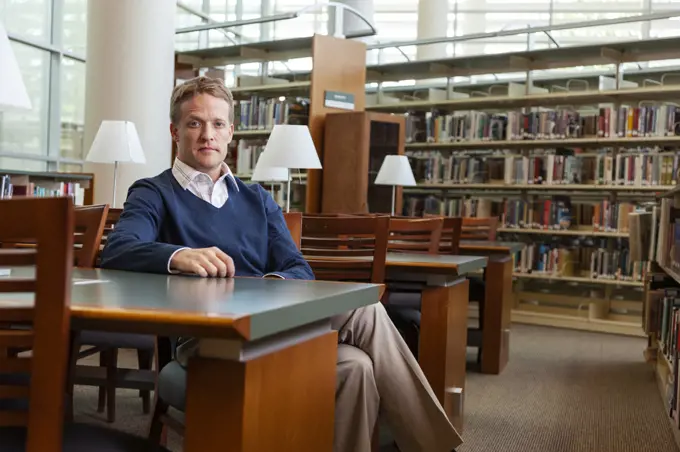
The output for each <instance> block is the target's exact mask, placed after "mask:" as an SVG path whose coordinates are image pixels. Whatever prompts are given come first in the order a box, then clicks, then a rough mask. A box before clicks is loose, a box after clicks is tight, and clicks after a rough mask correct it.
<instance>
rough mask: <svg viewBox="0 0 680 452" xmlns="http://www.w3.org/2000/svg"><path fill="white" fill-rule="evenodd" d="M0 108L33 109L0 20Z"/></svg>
mask: <svg viewBox="0 0 680 452" xmlns="http://www.w3.org/2000/svg"><path fill="white" fill-rule="evenodd" d="M0 61H2V64H0V110H11V109H15V108H18V109H20V108H22V109H26V110H30V109H31V99H30V98H29V97H28V92H27V91H26V85H24V81H23V80H22V78H21V71H20V70H19V64H18V63H17V60H16V58H15V57H14V52H13V51H12V46H11V45H10V43H9V37H7V32H6V31H5V27H4V26H3V25H2V22H0Z"/></svg>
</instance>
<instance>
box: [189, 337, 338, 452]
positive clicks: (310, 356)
mask: <svg viewBox="0 0 680 452" xmlns="http://www.w3.org/2000/svg"><path fill="white" fill-rule="evenodd" d="M337 343H338V339H337V332H336V331H328V332H324V333H322V334H320V335H317V336H316V337H313V338H311V339H306V340H304V341H301V342H298V343H295V344H293V345H291V346H289V347H285V348H281V349H278V350H276V351H273V352H271V353H267V354H264V355H260V356H257V357H255V358H253V359H251V360H246V361H233V360H232V361H230V360H226V359H215V358H204V357H196V358H192V359H191V360H190V362H189V374H188V381H187V386H188V388H187V404H186V434H185V439H184V441H185V444H184V446H185V451H187V452H206V451H211V452H212V451H215V452H218V451H235V452H262V451H266V450H276V451H282V452H299V451H315V452H316V451H319V452H331V451H332V449H333V423H334V410H335V365H336V360H337ZM213 348H214V347H213ZM211 356H212V355H211Z"/></svg>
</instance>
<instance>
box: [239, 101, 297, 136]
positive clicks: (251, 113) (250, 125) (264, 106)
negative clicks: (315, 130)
mask: <svg viewBox="0 0 680 452" xmlns="http://www.w3.org/2000/svg"><path fill="white" fill-rule="evenodd" d="M234 110H235V122H236V124H235V125H236V127H235V128H236V130H269V129H271V128H273V127H274V126H275V125H277V124H307V121H308V117H309V102H308V101H307V100H306V99H297V100H288V99H286V100H279V99H271V98H261V97H258V96H252V97H251V99H250V100H242V101H239V102H238V104H236V106H235V109H234Z"/></svg>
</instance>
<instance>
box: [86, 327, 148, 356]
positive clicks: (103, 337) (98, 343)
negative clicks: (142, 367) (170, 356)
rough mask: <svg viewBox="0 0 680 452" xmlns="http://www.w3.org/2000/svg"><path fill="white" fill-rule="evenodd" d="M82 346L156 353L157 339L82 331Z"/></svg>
mask: <svg viewBox="0 0 680 452" xmlns="http://www.w3.org/2000/svg"><path fill="white" fill-rule="evenodd" d="M79 342H80V344H81V345H85V346H88V345H91V346H94V347H107V348H132V349H138V350H149V351H154V349H155V348H156V337H155V336H149V335H148V334H132V333H109V332H107V331H87V330H86V331H81V332H80V338H79Z"/></svg>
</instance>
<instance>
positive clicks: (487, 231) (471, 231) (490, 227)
mask: <svg viewBox="0 0 680 452" xmlns="http://www.w3.org/2000/svg"><path fill="white" fill-rule="evenodd" d="M497 230H498V217H487V218H468V217H465V218H463V230H462V232H461V239H462V240H487V241H493V240H496V231H497Z"/></svg>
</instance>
